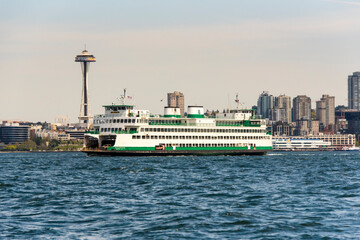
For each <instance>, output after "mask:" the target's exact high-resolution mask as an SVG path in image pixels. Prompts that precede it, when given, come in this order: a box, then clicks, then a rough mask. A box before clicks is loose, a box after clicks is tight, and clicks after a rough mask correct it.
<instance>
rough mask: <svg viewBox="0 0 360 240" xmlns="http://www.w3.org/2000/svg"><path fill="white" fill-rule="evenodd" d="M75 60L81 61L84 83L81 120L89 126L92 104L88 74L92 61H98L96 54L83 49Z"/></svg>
mask: <svg viewBox="0 0 360 240" xmlns="http://www.w3.org/2000/svg"><path fill="white" fill-rule="evenodd" d="M75 62H80V64H81V70H82V75H83V84H82V88H83V89H82V98H81V105H80V116H79V120H80V122H81V121H84V123H86V125H87V127H88V126H89V123H90V120H91V116H90V104H89V94H88V75H89V66H90V63H91V62H96V60H95V57H94V55H90V54H89V52H88V51H87V50H84V51H82V54H80V55H77V56H76V57H75Z"/></svg>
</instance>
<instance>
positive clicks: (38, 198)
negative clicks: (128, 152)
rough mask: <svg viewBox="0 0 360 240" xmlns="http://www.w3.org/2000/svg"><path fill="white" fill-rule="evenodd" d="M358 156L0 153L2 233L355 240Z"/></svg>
mask: <svg viewBox="0 0 360 240" xmlns="http://www.w3.org/2000/svg"><path fill="white" fill-rule="evenodd" d="M359 156H360V153H347V152H309V153H270V154H269V155H267V156H235V157H234V156H232V157H230V156H221V157H195V156H193V157H136V158H135V157H123V158H121V157H88V156H86V155H85V154H82V153H9V154H8V153H2V154H0V166H1V167H0V239H122V238H124V239H128V238H131V239H137V238H139V239H185V238H188V239H319V238H320V239H321V238H323V239H359V238H360V158H359Z"/></svg>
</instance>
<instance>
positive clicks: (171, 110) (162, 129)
mask: <svg viewBox="0 0 360 240" xmlns="http://www.w3.org/2000/svg"><path fill="white" fill-rule="evenodd" d="M103 107H104V109H105V113H104V114H101V115H96V116H94V121H93V129H92V130H91V131H88V132H87V133H86V134H85V136H84V148H83V152H85V153H88V154H89V155H93V154H101V155H122V156H166V155H264V154H266V153H267V152H268V151H271V150H272V138H271V133H270V132H267V130H266V122H265V120H264V119H259V118H258V117H256V116H255V112H254V110H252V109H234V110H227V111H226V112H224V113H220V114H217V115H216V117H214V118H210V117H206V116H205V115H204V109H203V107H202V106H188V111H187V116H186V117H182V116H181V115H180V108H176V107H165V108H164V115H161V116H160V115H151V114H150V112H149V110H137V109H135V106H134V105H127V104H124V103H123V104H111V105H105V106H103Z"/></svg>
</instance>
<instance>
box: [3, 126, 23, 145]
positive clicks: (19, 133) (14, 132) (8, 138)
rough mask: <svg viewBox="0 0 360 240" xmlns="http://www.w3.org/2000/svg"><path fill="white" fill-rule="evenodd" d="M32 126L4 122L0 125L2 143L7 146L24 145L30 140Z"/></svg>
mask: <svg viewBox="0 0 360 240" xmlns="http://www.w3.org/2000/svg"><path fill="white" fill-rule="evenodd" d="M29 137H30V126H28V125H22V124H20V123H18V122H7V121H4V122H3V123H2V125H0V142H3V143H5V144H14V143H22V142H25V141H27V140H29Z"/></svg>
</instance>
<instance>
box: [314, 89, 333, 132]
mask: <svg viewBox="0 0 360 240" xmlns="http://www.w3.org/2000/svg"><path fill="white" fill-rule="evenodd" d="M316 117H317V119H318V120H319V122H320V126H322V127H321V129H324V128H327V129H329V130H330V131H334V130H335V129H334V125H335V97H334V96H329V95H322V98H321V99H320V100H319V101H316Z"/></svg>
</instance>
